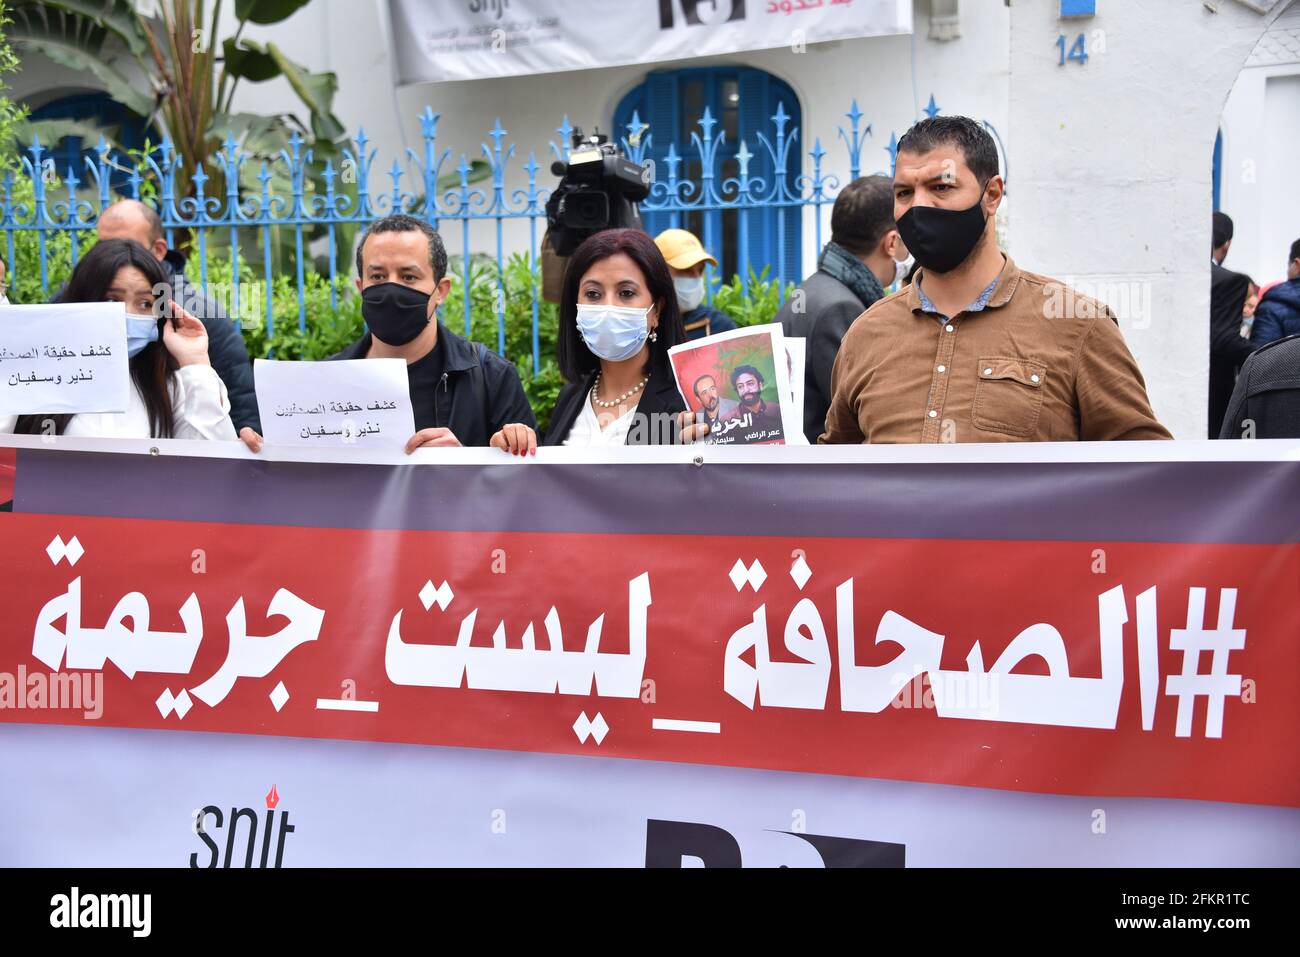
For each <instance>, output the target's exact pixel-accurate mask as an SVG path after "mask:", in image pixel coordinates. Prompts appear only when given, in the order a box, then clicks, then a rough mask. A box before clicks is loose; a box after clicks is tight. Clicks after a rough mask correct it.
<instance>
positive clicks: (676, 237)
mask: <svg viewBox="0 0 1300 957" xmlns="http://www.w3.org/2000/svg"><path fill="white" fill-rule="evenodd" d="M655 245H656V246H658V247H659V251H660V252H661V253H663V255H664V259H666V260H667V261H668V265H670V266H672V267H673V268H674V269H690V268H691V267H692V266H698V265H699V264H700V263H703V262H710V263H713V265H715V266H716V265H717V264H718V261H717V260H716V259H714V258H713V257H712V256H710V255H709V254H708V253H706V252H705V251H704V247H703V246H702V245H700V241H699V240H698V239H697V238H696V237H695V234H694V233H692V232H690V231H689V230H685V229H665V230H664V231H663V232H662V233H660V234H659V235H658V236H656V237H655Z"/></svg>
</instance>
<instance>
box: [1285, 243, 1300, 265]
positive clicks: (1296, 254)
mask: <svg viewBox="0 0 1300 957" xmlns="http://www.w3.org/2000/svg"><path fill="white" fill-rule="evenodd" d="M1295 259H1300V239H1297V240H1296V241H1295V242H1293V243H1292V244H1291V258H1290V259H1288V260H1287V262H1291V261H1292V260H1295Z"/></svg>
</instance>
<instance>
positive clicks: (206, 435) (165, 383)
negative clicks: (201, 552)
mask: <svg viewBox="0 0 1300 957" xmlns="http://www.w3.org/2000/svg"><path fill="white" fill-rule="evenodd" d="M166 289H167V276H166V275H165V274H164V273H163V270H162V267H161V266H160V265H159V263H158V260H157V259H155V258H154V257H153V255H152V254H151V253H150V252H149V251H148V250H147V249H145V248H144V247H143V246H141V245H140V244H139V243H136V242H133V241H131V240H126V239H106V240H102V241H100V242H98V243H96V244H95V245H94V246H92V247H91V248H90V250H89V251H88V252H87V253H86V255H85V256H84V257H82V259H81V261H80V262H79V263H77V268H76V269H74V270H73V272H72V278H71V279H70V280H69V281H68V286H67V289H66V290H64V293H63V295H62V296H61V297H60V300H59V301H60V302H122V303H125V304H126V327H127V354H128V356H129V357H130V358H129V361H128V368H129V370H130V375H131V384H132V386H133V388H132V389H131V390H130V393H129V398H128V400H127V409H126V411H125V412H103V413H88V412H82V413H79V414H76V415H68V414H62V415H51V414H37V415H20V416H17V417H14V416H9V417H7V418H0V431H5V432H16V433H25V434H31V435H40V434H45V435H49V434H56V435H74V436H100V437H109V438H124V439H126V438H140V439H143V438H155V439H171V438H175V439H216V440H234V439H235V438H236V436H235V427H234V425H233V424H232V423H231V421H230V401H229V400H228V399H227V397H226V386H225V384H224V383H223V382H222V381H221V379H220V377H219V376H218V375H217V373H216V372H215V371H214V370H213V368H212V364H211V363H210V362H209V361H208V333H207V330H206V329H204V327H203V323H202V322H200V321H199V320H198V319H196V318H195V317H194V316H192V315H190V314H189V313H188V312H186V311H185V310H184V309H182V308H181V307H180V306H179V305H177V304H176V302H175V301H173V300H171V299H170V298H169V299H166V300H164V302H158V298H159V297H158V295H157V293H158V292H159V291H164V290H166ZM164 303H165V304H167V305H170V309H169V310H167V309H163V308H162V306H163V305H164ZM156 306H157V308H156ZM167 314H170V316H171V318H162V319H160V318H158V316H159V315H167Z"/></svg>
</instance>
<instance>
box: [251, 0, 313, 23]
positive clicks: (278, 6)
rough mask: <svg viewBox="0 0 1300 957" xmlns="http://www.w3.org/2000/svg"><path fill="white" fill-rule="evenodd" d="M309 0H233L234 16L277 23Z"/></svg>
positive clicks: (258, 21)
mask: <svg viewBox="0 0 1300 957" xmlns="http://www.w3.org/2000/svg"><path fill="white" fill-rule="evenodd" d="M308 2H309V0H235V16H236V17H237V18H238V19H240V20H247V21H249V22H250V23H279V22H280V21H281V20H287V19H288V18H289V17H291V16H293V15H294V14H295V13H296V12H297V11H298V10H300V9H301V8H302V7H305V6H306V5H307V4H308Z"/></svg>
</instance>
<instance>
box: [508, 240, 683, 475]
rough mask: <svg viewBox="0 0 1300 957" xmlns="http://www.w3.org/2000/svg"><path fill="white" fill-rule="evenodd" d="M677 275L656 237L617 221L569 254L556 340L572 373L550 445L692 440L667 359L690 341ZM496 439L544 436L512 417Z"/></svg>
mask: <svg viewBox="0 0 1300 957" xmlns="http://www.w3.org/2000/svg"><path fill="white" fill-rule="evenodd" d="M685 338H686V334H685V332H684V331H683V329H682V318H681V313H680V311H679V309H678V307H677V293H676V290H675V288H674V287H673V280H672V274H671V273H670V272H669V271H668V264H667V263H666V262H664V257H663V254H662V253H661V252H660V251H659V247H658V246H656V245H655V243H654V240H653V239H651V238H650V237H649V235H647V234H646V233H644V232H642V231H641V230H638V229H609V230H605V231H604V232H599V233H596V234H595V235H594V236H591V237H589V238H588V239H586V240H585V241H584V242H583V243H582V244H581V245H580V246H578V248H577V249H576V250H574V253H573V255H572V256H571V257H570V258H569V262H568V265H567V267H566V268H565V273H564V284H563V291H562V293H561V299H560V323H559V330H558V337H557V343H556V347H557V348H556V352H557V359H558V361H559V366H560V371H561V372H563V373H564V377H565V378H566V379H567V380H568V384H567V385H566V386H565V387H564V388H563V389H562V390H561V392H560V395H559V397H558V398H557V399H556V402H555V409H554V411H553V412H552V413H551V425H550V428H549V429H548V430H547V432H546V438H545V440H544V441H543V442H542V444H543V445H567V446H569V447H571V448H572V447H575V446H576V447H579V448H604V447H609V446H621V445H660V444H669V443H674V442H683V441H692V440H693V439H695V438H696V437H698V435H697V433H698V432H702V431H703V430H704V429H705V428H706V427H703V426H697V425H695V424H694V423H693V421H692V418H691V415H690V413H688V412H686V403H684V402H683V401H682V397H681V395H680V394H679V393H678V391H677V385H676V381H675V379H674V378H673V371H672V367H671V366H670V365H669V363H668V350H669V349H671V348H672V347H673V346H675V345H677V344H678V343H680V342H683V341H684V340H685ZM491 445H492V446H493V447H494V448H499V449H502V450H504V451H506V452H509V453H511V454H513V455H528V454H531V453H535V452H536V451H537V445H538V442H537V435H536V434H535V433H534V432H533V430H532V429H531V428H529V427H528V426H527V425H522V424H511V425H506V426H504V427H503V428H502V429H501V431H499V432H497V433H496V435H494V436H492V440H491Z"/></svg>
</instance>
